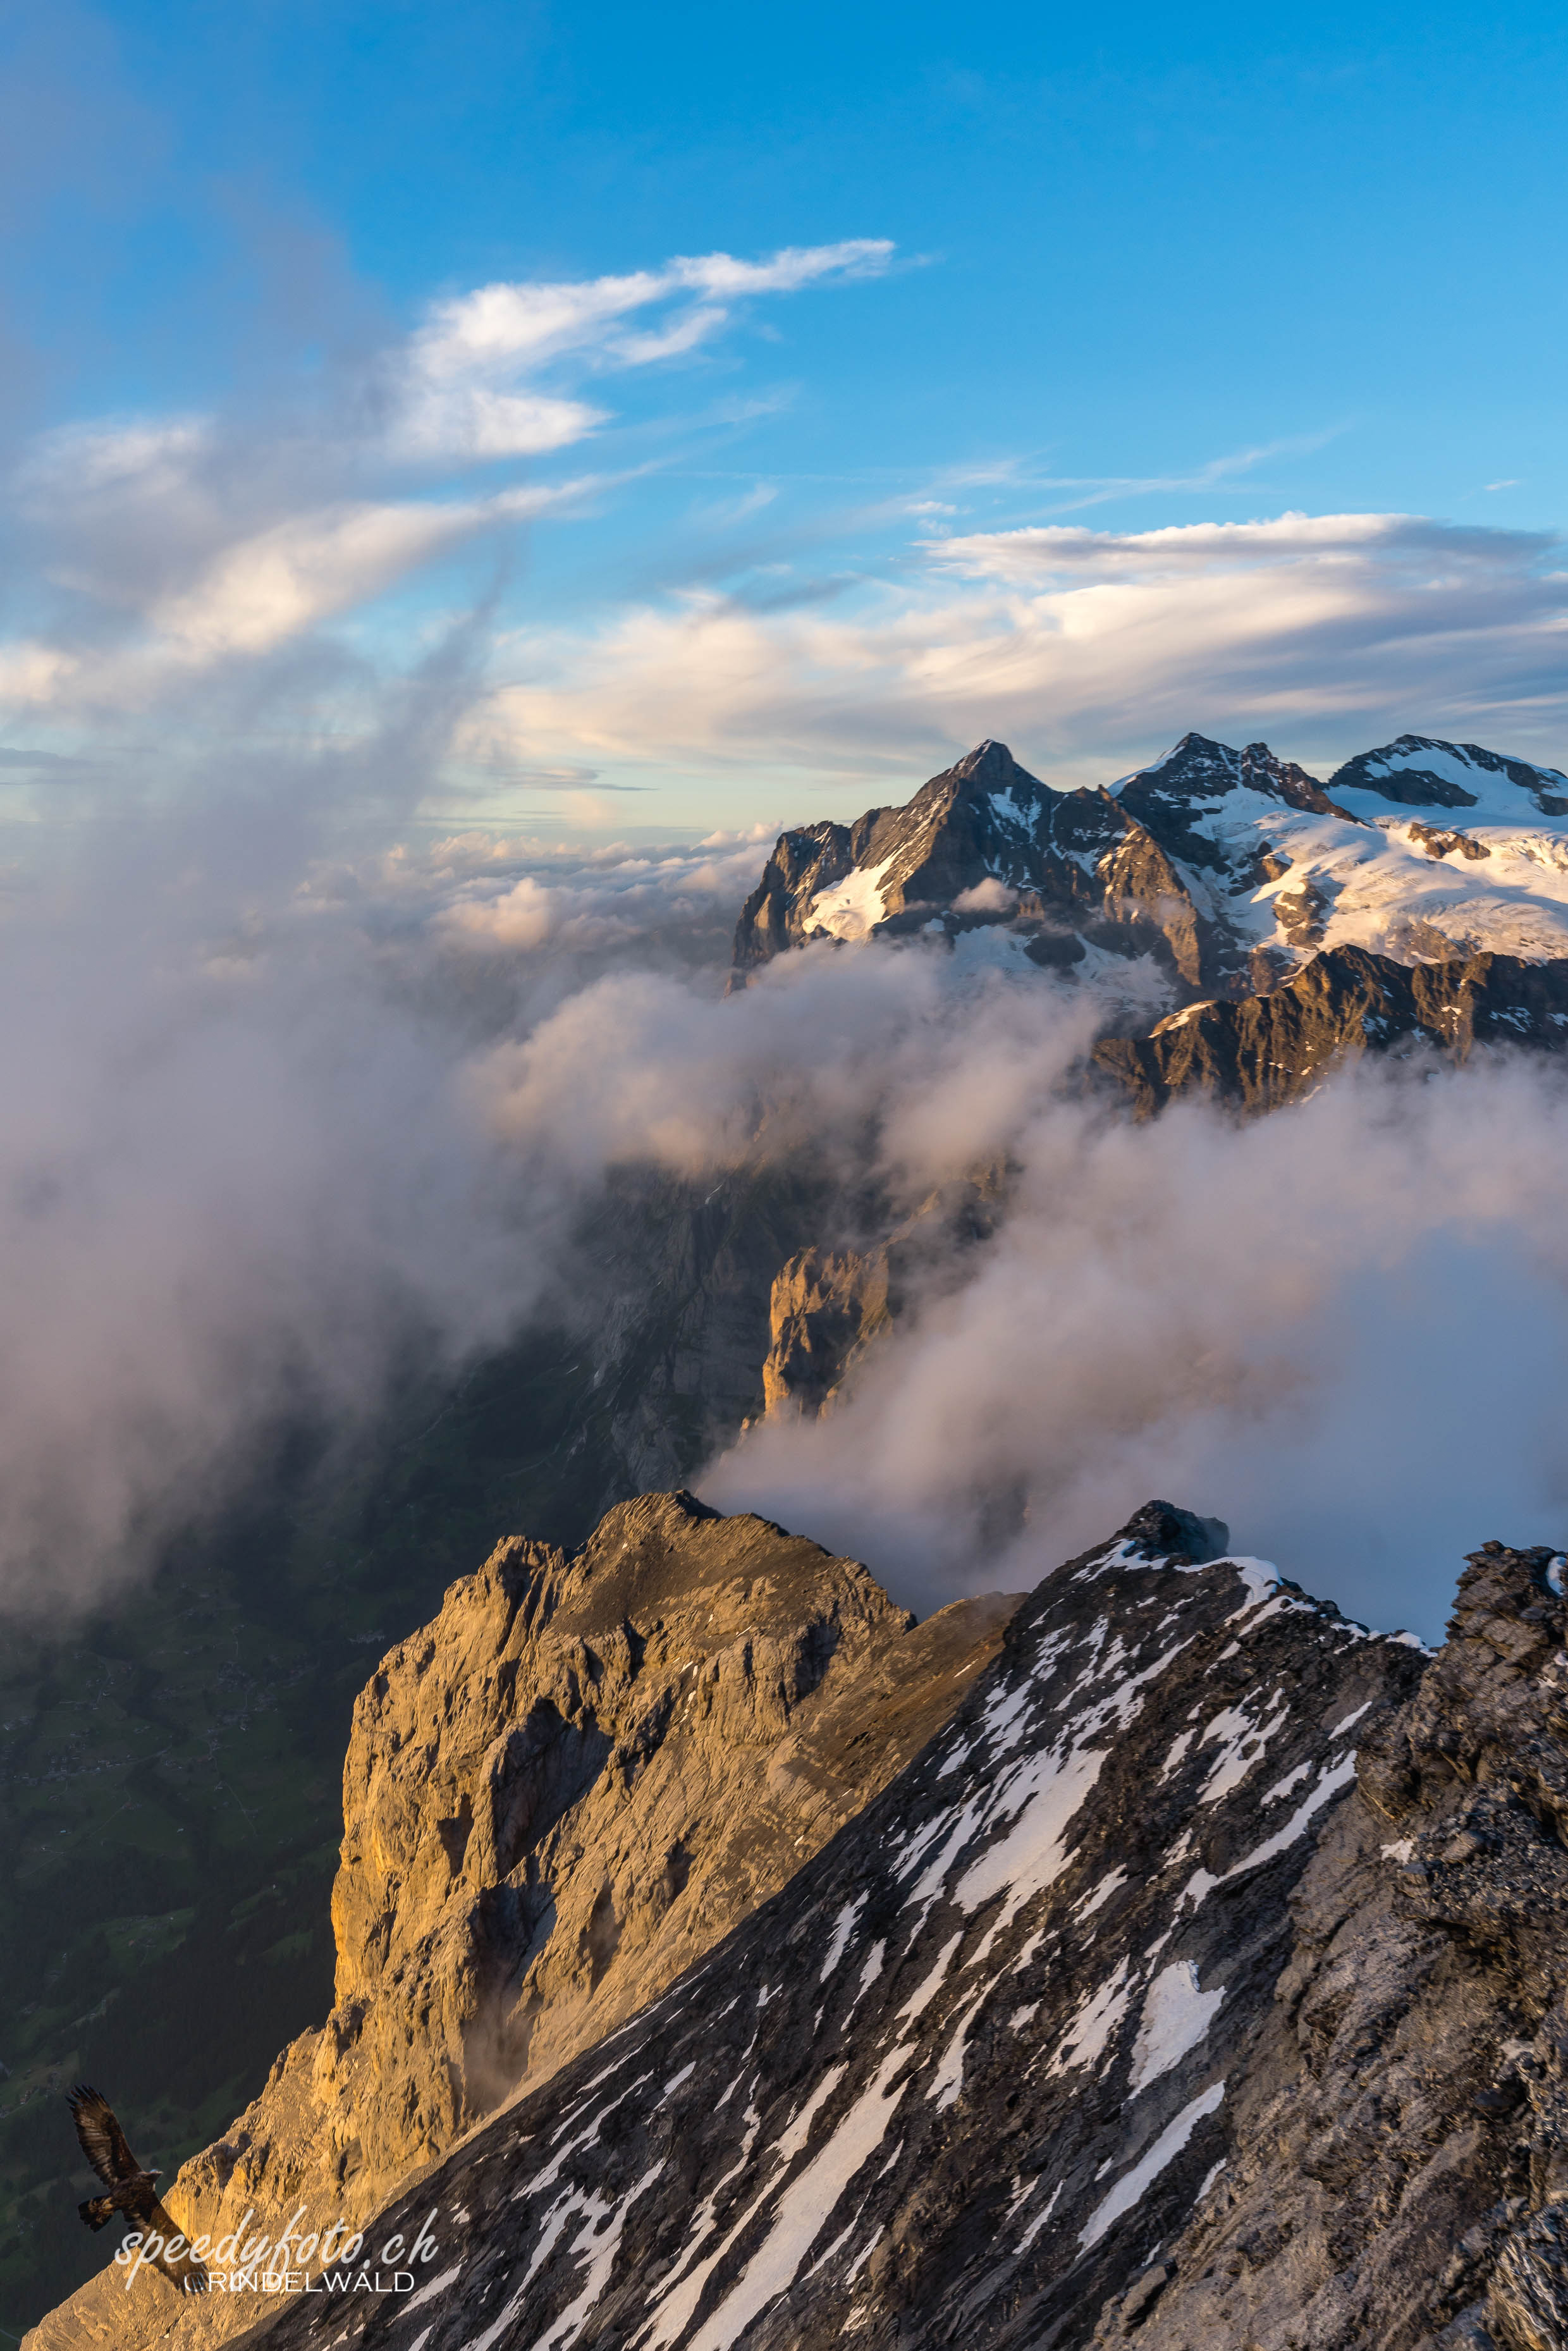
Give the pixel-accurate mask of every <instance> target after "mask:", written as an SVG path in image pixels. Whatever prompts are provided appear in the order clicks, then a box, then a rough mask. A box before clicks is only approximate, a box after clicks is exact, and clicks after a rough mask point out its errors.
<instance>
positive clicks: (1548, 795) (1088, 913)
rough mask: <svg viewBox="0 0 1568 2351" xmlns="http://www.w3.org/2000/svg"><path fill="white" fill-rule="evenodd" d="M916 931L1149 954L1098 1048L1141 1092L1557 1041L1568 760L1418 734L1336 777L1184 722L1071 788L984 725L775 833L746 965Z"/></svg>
mask: <svg viewBox="0 0 1568 2351" xmlns="http://www.w3.org/2000/svg"><path fill="white" fill-rule="evenodd" d="M916 935H919V936H922V937H924V938H925V939H927V940H930V941H932V942H939V943H941V944H942V945H943V946H946V948H947V949H948V950H950V951H951V952H952V953H953V954H954V955H956V956H960V957H962V958H963V959H964V960H965V961H966V962H967V963H969V964H972V965H973V966H975V967H977V968H980V967H986V966H998V967H1002V968H1004V969H1013V970H1019V969H1022V968H1024V967H1027V965H1028V964H1030V963H1033V964H1036V965H1040V966H1042V967H1045V968H1047V969H1049V970H1052V971H1055V972H1057V973H1059V974H1062V975H1068V976H1078V977H1099V978H1103V977H1106V976H1108V975H1113V974H1114V973H1115V971H1116V968H1117V967H1118V965H1120V966H1122V967H1125V966H1126V965H1127V964H1128V963H1129V962H1131V961H1133V960H1134V959H1136V958H1139V957H1146V958H1147V965H1148V975H1149V979H1150V982H1151V990H1150V1000H1151V1001H1152V1003H1153V1005H1154V1006H1155V1008H1156V1011H1157V1016H1158V1017H1157V1018H1155V1019H1154V1020H1153V1022H1152V1024H1149V1025H1145V1026H1142V1027H1140V1028H1139V1029H1137V1031H1136V1033H1135V1034H1134V1035H1133V1036H1131V1037H1127V1038H1124V1039H1122V1040H1109V1041H1108V1045H1107V1046H1105V1047H1103V1048H1102V1050H1101V1051H1100V1053H1099V1055H1098V1056H1097V1058H1098V1060H1099V1061H1100V1064H1101V1067H1102V1068H1103V1070H1104V1071H1107V1072H1108V1073H1109V1074H1111V1075H1112V1076H1113V1077H1115V1078H1116V1079H1118V1080H1120V1081H1122V1082H1124V1083H1125V1084H1126V1085H1127V1086H1129V1087H1130V1089H1131V1090H1132V1092H1133V1093H1134V1099H1135V1100H1136V1102H1138V1104H1139V1106H1140V1108H1142V1109H1144V1110H1149V1109H1153V1108H1155V1107H1157V1105H1158V1103H1159V1102H1162V1101H1164V1100H1166V1099H1167V1098H1168V1096H1169V1095H1170V1094H1171V1093H1172V1092H1177V1091H1180V1090H1182V1089H1183V1088H1184V1087H1186V1086H1192V1085H1196V1086H1199V1087H1202V1088H1203V1089H1204V1090H1206V1091H1209V1092H1218V1093H1221V1094H1226V1095H1229V1096H1232V1097H1234V1098H1237V1099H1239V1100H1240V1101H1242V1102H1247V1103H1249V1104H1251V1105H1252V1106H1255V1107H1267V1106H1269V1105H1270V1103H1272V1102H1278V1101H1281V1100H1285V1099H1289V1098H1290V1096H1291V1094H1292V1093H1294V1092H1300V1091H1301V1089H1302V1087H1303V1086H1305V1085H1306V1084H1308V1083H1310V1082H1312V1081H1315V1078H1316V1076H1317V1075H1318V1073H1319V1072H1320V1071H1322V1068H1323V1066H1324V1065H1325V1063H1326V1062H1327V1061H1330V1060H1332V1059H1333V1058H1334V1056H1336V1055H1337V1054H1340V1053H1343V1051H1345V1050H1347V1049H1348V1050H1364V1049H1366V1048H1372V1049H1375V1050H1388V1049H1389V1048H1390V1047H1398V1046H1399V1045H1401V1044H1405V1043H1409V1042H1414V1041H1416V1040H1420V1041H1425V1042H1427V1043H1428V1044H1431V1045H1433V1046H1436V1047H1437V1048H1438V1049H1440V1050H1443V1051H1445V1052H1448V1053H1456V1052H1457V1053H1459V1054H1463V1053H1464V1052H1467V1051H1468V1050H1469V1049H1470V1047H1471V1046H1472V1045H1473V1044H1474V1043H1476V1042H1485V1041H1497V1042H1505V1043H1523V1044H1530V1045H1534V1046H1545V1047H1555V1046H1557V1045H1558V1044H1559V1043H1560V1042H1561V1041H1562V1037H1563V1031H1564V1029H1568V776H1564V775H1563V774H1561V773H1560V772H1559V771H1558V770H1557V769H1556V768H1538V767H1533V766H1531V765H1530V764H1529V763H1528V762H1526V761H1524V760H1521V759H1511V758H1503V757H1501V756H1500V754H1498V753H1497V752H1494V751H1488V750H1485V749H1483V748H1482V747H1480V746H1479V745H1478V744H1473V743H1445V742H1440V741H1437V739H1436V738H1434V737H1428V736H1423V735H1402V736H1400V737H1399V738H1398V739H1397V741H1396V742H1393V743H1388V744H1385V745H1383V746H1382V747H1380V748H1379V749H1377V750H1375V751H1365V752H1362V753H1361V754H1359V755H1358V757H1357V758H1354V759H1351V760H1348V761H1347V762H1346V763H1345V765H1344V766H1343V767H1342V768H1338V769H1337V770H1336V771H1335V773H1334V774H1333V776H1332V777H1331V778H1329V780H1328V782H1327V783H1326V784H1324V783H1321V782H1320V781H1318V779H1317V778H1314V777H1312V776H1310V775H1308V773H1307V772H1306V770H1305V769H1304V768H1299V767H1296V766H1294V765H1293V764H1291V762H1290V761H1287V760H1282V759H1280V758H1277V757H1276V756H1275V754H1274V753H1273V752H1272V751H1270V748H1269V747H1268V745H1267V744H1266V743H1252V744H1249V745H1248V746H1247V747H1246V748H1245V749H1243V750H1239V751H1238V750H1234V749H1232V748H1231V747H1229V746H1228V744H1224V743H1214V742H1210V741H1209V740H1208V739H1207V737H1205V736H1202V735H1184V736H1183V737H1182V738H1181V741H1180V742H1179V743H1177V744H1176V747H1175V748H1174V749H1173V750H1171V751H1168V752H1167V753H1166V756H1165V758H1162V759H1158V760H1156V761H1155V763H1154V765H1153V766H1152V767H1148V768H1139V769H1138V770H1137V771H1136V772H1135V773H1134V774H1133V775H1130V776H1125V777H1124V778H1122V779H1121V780H1120V781H1119V782H1117V783H1113V784H1111V785H1109V786H1107V787H1104V788H1103V789H1098V790H1092V789H1081V790H1075V791H1066V792H1059V791H1055V790H1053V789H1051V786H1050V785H1048V784H1044V783H1041V782H1040V778H1038V777H1036V776H1031V775H1030V773H1029V771H1028V770H1027V769H1026V768H1021V767H1019V764H1018V762H1017V760H1016V759H1015V758H1013V756H1012V754H1011V752H1010V751H1009V749H1008V748H1007V747H1006V745H1005V744H1002V743H994V742H985V743H981V744H979V745H977V747H976V748H975V749H974V750H973V751H970V752H969V753H968V754H967V756H966V757H965V758H962V759H960V760H959V761H958V763H957V764H956V767H952V768H946V769H945V770H944V772H943V773H942V774H941V775H939V776H934V777H933V778H931V780H930V782H929V783H927V784H925V785H923V786H922V788H921V789H920V790H919V791H918V792H916V793H915V797H914V799H912V800H910V801H909V802H908V803H907V804H906V805H905V806H904V807H903V808H886V809H870V810H867V811H866V813H865V814H864V815H863V816H862V817H859V818H857V819H856V820H855V822H854V823H853V824H851V825H841V824H831V823H824V824H815V825H808V826H804V827H801V828H800V829H798V830H796V831H789V832H785V833H782V834H780V836H779V841H778V843H777V845H776V847H775V848H774V851H773V853H772V855H771V857H770V858H769V859H768V863H767V866H766V868H765V870H764V872H763V874H762V878H761V880H760V881H759V883H758V885H757V888H756V889H755V890H754V891H753V892H752V893H751V895H750V896H749V897H748V898H747V902H746V904H745V906H744V907H743V908H742V910H741V914H740V920H739V922H738V924H737V928H736V940H735V974H736V977H735V981H734V983H732V984H737V985H744V984H745V982H746V980H747V977H748V976H749V975H750V974H751V973H752V972H754V971H755V970H756V969H757V968H758V967H759V966H760V965H762V964H764V963H766V962H768V960H769V959H770V958H771V957H773V956H777V955H779V954H782V953H784V952H786V951H787V950H789V948H792V947H798V946H805V945H808V944H809V943H810V942H812V941H816V940H822V939H835V940H838V941H841V942H843V943H850V942H855V941H863V940H868V939H884V940H902V939H910V938H913V937H915V936H916ZM1422 974H1424V975H1426V977H1416V975H1422ZM1265 1005H1266V1006H1267V1007H1268V1009H1267V1010H1260V1009H1258V1008H1260V1007H1262V1006H1265ZM1199 1008H1201V1010H1200V1009H1199Z"/></svg>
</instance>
